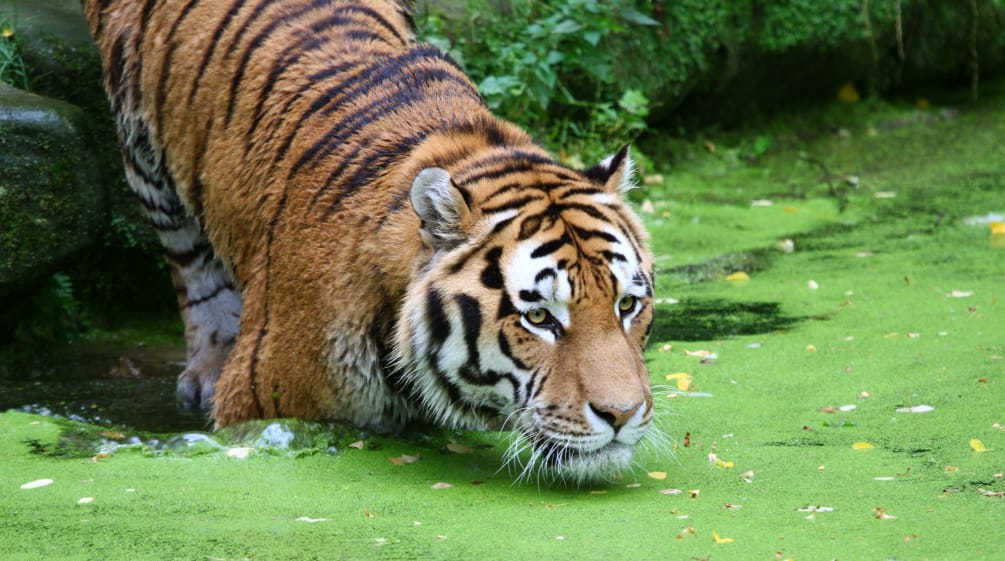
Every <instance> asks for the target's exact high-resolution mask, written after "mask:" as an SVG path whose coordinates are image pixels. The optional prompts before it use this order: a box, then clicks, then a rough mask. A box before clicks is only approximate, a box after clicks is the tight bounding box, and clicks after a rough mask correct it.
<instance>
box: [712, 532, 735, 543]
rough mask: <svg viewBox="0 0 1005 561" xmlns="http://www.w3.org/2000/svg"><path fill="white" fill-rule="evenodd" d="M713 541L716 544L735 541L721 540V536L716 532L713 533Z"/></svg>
mask: <svg viewBox="0 0 1005 561" xmlns="http://www.w3.org/2000/svg"><path fill="white" fill-rule="evenodd" d="M712 539H713V540H715V543H729V542H731V541H733V538H720V537H719V534H717V533H715V532H714V531H713V532H712Z"/></svg>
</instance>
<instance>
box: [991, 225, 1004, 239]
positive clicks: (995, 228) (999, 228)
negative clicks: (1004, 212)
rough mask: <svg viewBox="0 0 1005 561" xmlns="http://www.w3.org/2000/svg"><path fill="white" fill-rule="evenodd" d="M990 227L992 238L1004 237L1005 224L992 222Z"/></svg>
mask: <svg viewBox="0 0 1005 561" xmlns="http://www.w3.org/2000/svg"><path fill="white" fill-rule="evenodd" d="M990 226H991V235H992V236H1005V222H992V223H991V224H990Z"/></svg>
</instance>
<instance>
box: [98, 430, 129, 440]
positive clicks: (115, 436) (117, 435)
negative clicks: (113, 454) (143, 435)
mask: <svg viewBox="0 0 1005 561" xmlns="http://www.w3.org/2000/svg"><path fill="white" fill-rule="evenodd" d="M101 436H103V437H105V438H110V439H112V440H123V439H125V438H126V435H124V434H122V433H121V432H118V431H110V430H106V431H103V432H102V433H101Z"/></svg>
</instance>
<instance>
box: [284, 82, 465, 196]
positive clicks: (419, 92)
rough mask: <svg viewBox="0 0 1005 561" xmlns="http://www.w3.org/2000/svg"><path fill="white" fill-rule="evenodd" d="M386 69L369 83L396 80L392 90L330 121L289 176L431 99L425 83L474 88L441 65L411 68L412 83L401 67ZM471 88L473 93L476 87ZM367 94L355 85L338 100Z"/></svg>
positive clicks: (342, 101) (343, 101) (350, 99)
mask: <svg viewBox="0 0 1005 561" xmlns="http://www.w3.org/2000/svg"><path fill="white" fill-rule="evenodd" d="M384 70H385V72H379V73H376V74H377V76H376V79H377V81H374V80H370V79H369V78H370V76H368V80H367V82H373V83H372V84H370V85H378V84H380V83H382V82H383V81H389V80H397V81H396V82H395V83H394V84H393V86H392V89H390V90H389V91H387V92H385V93H384V95H383V96H382V97H379V98H377V99H375V100H373V101H371V102H370V103H368V104H367V105H366V106H364V107H362V108H360V109H359V110H357V111H353V112H348V111H347V112H345V113H344V114H343V115H341V116H340V119H339V120H338V121H336V122H334V123H331V124H330V128H329V130H328V132H326V133H325V135H324V136H322V137H321V138H320V139H318V140H316V141H315V142H314V144H312V145H311V147H310V148H308V149H307V151H305V152H304V153H303V154H302V155H301V156H300V159H298V160H297V162H296V163H294V164H293V166H292V167H291V168H290V172H289V175H288V177H290V178H292V177H293V176H294V175H296V173H297V172H299V171H300V170H301V168H303V167H304V166H307V165H310V164H315V163H317V162H318V161H320V160H321V159H322V158H324V156H325V155H326V154H327V153H328V152H329V151H330V150H332V149H333V148H334V147H335V146H337V145H339V144H341V143H344V142H346V141H347V139H348V138H351V137H352V136H353V135H354V134H356V133H357V132H359V131H363V130H365V129H366V127H367V126H368V125H370V124H371V123H373V122H375V121H378V120H380V119H381V118H383V117H385V116H387V115H388V114H390V113H393V112H395V111H401V110H402V108H404V107H409V106H413V105H416V104H418V103H420V102H423V101H426V100H427V99H428V94H427V93H426V92H424V91H423V86H424V85H425V84H426V83H429V82H433V81H438V82H452V83H454V84H455V85H460V86H462V87H464V88H471V86H470V83H469V82H468V81H467V79H466V78H462V77H458V76H457V75H456V74H454V73H453V72H451V71H447V70H444V69H442V68H434V69H428V70H427V69H412V71H411V72H408V73H406V74H407V75H408V76H410V77H411V78H412V79H413V80H414V82H412V83H409V82H402V78H403V76H401V75H400V74H399V73H398V70H400V69H395V68H387V69H384ZM371 76H373V75H371ZM406 88H407V89H406ZM470 91H471V92H473V91H474V90H470ZM367 93H368V91H366V90H363V89H362V88H354V90H353V91H350V92H347V93H346V94H345V95H344V96H343V98H342V99H341V100H339V103H340V104H346V103H351V102H352V101H353V100H355V99H356V98H357V97H361V96H364V95H366V94H367Z"/></svg>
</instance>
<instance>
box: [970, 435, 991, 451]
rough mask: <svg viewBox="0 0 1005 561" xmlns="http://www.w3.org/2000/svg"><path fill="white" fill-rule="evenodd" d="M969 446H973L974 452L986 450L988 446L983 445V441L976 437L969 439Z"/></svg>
mask: <svg viewBox="0 0 1005 561" xmlns="http://www.w3.org/2000/svg"><path fill="white" fill-rule="evenodd" d="M970 447H971V448H973V450H974V452H987V451H988V447H987V446H984V443H983V442H981V441H980V440H977V439H976V438H971V439H970Z"/></svg>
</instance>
